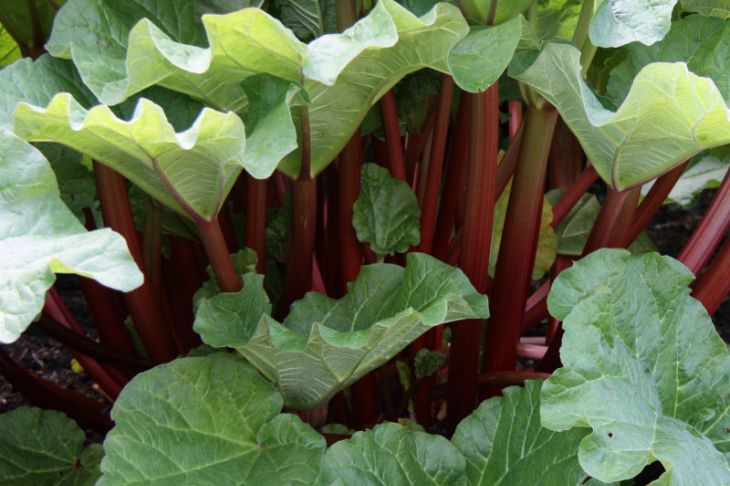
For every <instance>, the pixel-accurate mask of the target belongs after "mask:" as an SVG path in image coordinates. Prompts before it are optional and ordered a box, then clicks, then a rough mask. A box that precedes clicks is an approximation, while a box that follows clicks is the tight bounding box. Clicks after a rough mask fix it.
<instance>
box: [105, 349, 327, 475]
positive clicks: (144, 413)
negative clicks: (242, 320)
mask: <svg viewBox="0 0 730 486" xmlns="http://www.w3.org/2000/svg"><path fill="white" fill-rule="evenodd" d="M281 408H282V399H281V396H280V395H279V394H278V393H277V392H276V389H275V388H274V387H273V386H272V385H271V384H270V383H268V382H267V381H266V380H264V379H263V378H262V377H261V375H259V374H258V373H257V372H256V370H255V369H254V368H253V367H251V365H249V364H248V363H246V362H245V361H243V360H242V359H240V358H238V357H236V356H234V355H231V354H228V353H215V354H210V355H207V356H203V357H194V358H181V359H177V360H175V361H172V362H170V363H167V364H164V365H160V366H157V367H155V368H153V369H151V370H149V371H146V372H144V373H141V374H139V375H137V376H136V377H135V378H134V379H133V380H132V381H131V382H130V383H129V384H128V385H127V386H126V387H125V388H124V390H123V391H122V393H121V395H120V396H119V398H118V399H117V401H116V403H115V404H114V408H113V409H112V418H113V419H114V422H115V424H116V426H115V427H114V428H113V429H112V430H111V431H110V432H109V434H108V435H107V437H106V440H105V441H104V450H105V451H106V456H105V457H104V460H103V461H102V463H101V471H102V473H103V476H102V478H101V480H100V481H99V483H97V484H98V485H99V486H112V485H117V484H119V485H132V484H190V485H193V484H194V485H218V484H226V485H241V486H243V485H247V484H299V485H307V484H312V482H313V481H314V479H315V478H316V476H317V474H318V473H319V470H320V465H321V462H322V457H323V455H324V449H325V441H324V438H323V437H322V436H321V435H319V434H318V433H317V432H316V431H314V430H313V429H312V428H311V427H310V426H309V425H307V424H305V423H304V422H302V421H301V420H300V419H299V417H297V416H296V415H290V414H281V413H280V412H281Z"/></svg>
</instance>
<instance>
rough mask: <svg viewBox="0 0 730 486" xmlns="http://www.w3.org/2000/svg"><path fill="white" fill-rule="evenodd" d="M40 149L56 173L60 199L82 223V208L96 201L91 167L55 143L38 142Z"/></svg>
mask: <svg viewBox="0 0 730 486" xmlns="http://www.w3.org/2000/svg"><path fill="white" fill-rule="evenodd" d="M36 148H38V150H40V151H41V152H42V153H43V155H44V156H45V158H46V159H48V162H50V164H51V168H52V169H53V172H54V173H55V174H56V180H57V181H58V189H59V191H60V193H61V199H62V200H63V202H64V203H65V204H66V206H68V208H69V209H70V210H71V211H72V212H73V213H74V214H75V215H76V217H77V218H78V219H79V221H80V222H81V223H82V224H83V223H84V221H85V215H84V209H87V208H93V207H94V203H95V201H96V182H95V180H94V175H93V173H92V171H91V168H90V167H88V166H87V165H84V160H83V156H82V155H81V154H80V153H78V152H76V151H75V150H71V149H70V148H67V147H64V146H63V145H59V144H55V143H39V144H37V146H36Z"/></svg>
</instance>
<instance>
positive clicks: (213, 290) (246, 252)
mask: <svg viewBox="0 0 730 486" xmlns="http://www.w3.org/2000/svg"><path fill="white" fill-rule="evenodd" d="M231 261H232V262H233V268H235V269H236V272H237V273H238V274H239V275H242V276H244V275H246V274H248V273H256V263H257V262H258V255H256V252H255V251H253V250H252V249H251V248H244V249H242V250H239V251H237V252H236V253H233V254H232V255H231ZM206 272H207V274H208V280H206V281H205V282H203V285H202V286H201V287H200V288H199V289H198V290H197V291H196V292H195V295H194V296H193V307H194V308H195V309H196V310H197V308H198V306H199V305H200V302H201V301H203V300H204V299H209V298H211V297H213V296H215V295H217V294H219V293H220V291H221V290H220V287H218V280H216V278H215V272H214V271H213V268H212V267H211V266H210V265H209V266H208V268H206ZM256 319H258V316H256Z"/></svg>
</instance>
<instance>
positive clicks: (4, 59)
mask: <svg viewBox="0 0 730 486" xmlns="http://www.w3.org/2000/svg"><path fill="white" fill-rule="evenodd" d="M21 57H22V55H21V54H20V48H19V47H18V44H17V43H16V42H15V39H13V38H12V36H11V35H10V34H9V33H8V31H7V29H5V27H3V26H2V24H0V69H2V67H3V66H7V65H8V64H12V63H14V62H15V61H17V60H18V59H20V58H21Z"/></svg>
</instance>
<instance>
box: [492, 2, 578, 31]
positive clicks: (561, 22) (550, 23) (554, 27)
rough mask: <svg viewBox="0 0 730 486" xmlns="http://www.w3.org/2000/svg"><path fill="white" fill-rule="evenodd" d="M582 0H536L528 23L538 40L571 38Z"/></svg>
mask: <svg viewBox="0 0 730 486" xmlns="http://www.w3.org/2000/svg"><path fill="white" fill-rule="evenodd" d="M583 1H584V0H537V4H536V13H535V18H534V20H532V21H531V22H530V23H531V24H532V27H533V29H534V30H535V33H536V34H537V36H538V37H539V38H540V40H553V39H559V40H570V39H572V37H573V32H574V31H575V27H576V24H577V22H578V16H579V15H580V8H581V5H582V3H583ZM500 3H504V2H500Z"/></svg>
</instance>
